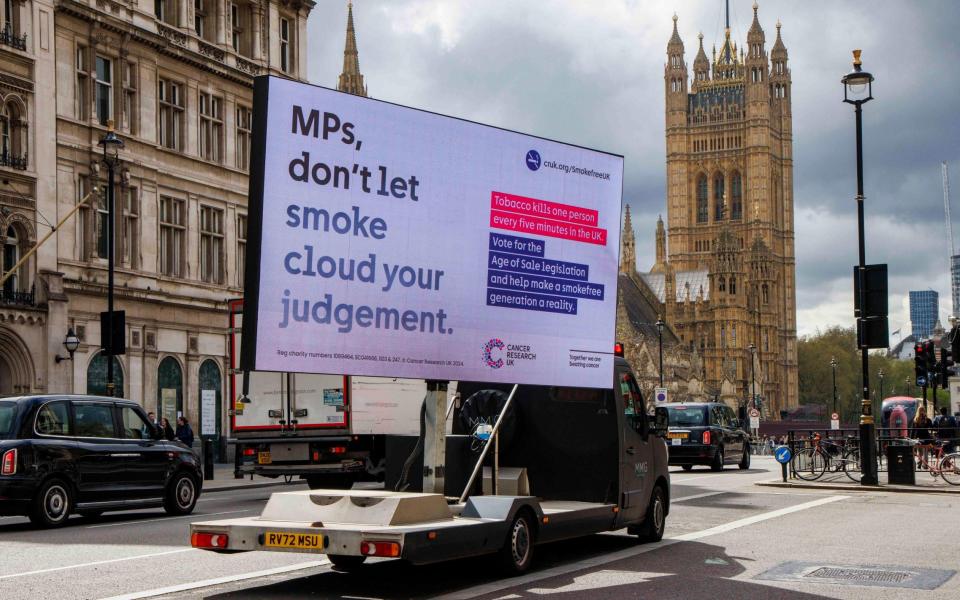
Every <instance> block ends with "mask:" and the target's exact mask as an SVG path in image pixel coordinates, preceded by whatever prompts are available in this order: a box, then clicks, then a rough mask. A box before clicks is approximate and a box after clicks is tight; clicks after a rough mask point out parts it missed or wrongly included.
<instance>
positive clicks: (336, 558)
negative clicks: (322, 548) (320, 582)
mask: <svg viewBox="0 0 960 600" xmlns="http://www.w3.org/2000/svg"><path fill="white" fill-rule="evenodd" d="M327 558H329V559H330V564H332V565H333V570H334V571H341V572H343V573H349V572H350V571H356V570H357V569H359V568H360V565H362V564H363V563H364V562H365V561H366V560H367V557H366V556H350V555H347V554H328V555H327Z"/></svg>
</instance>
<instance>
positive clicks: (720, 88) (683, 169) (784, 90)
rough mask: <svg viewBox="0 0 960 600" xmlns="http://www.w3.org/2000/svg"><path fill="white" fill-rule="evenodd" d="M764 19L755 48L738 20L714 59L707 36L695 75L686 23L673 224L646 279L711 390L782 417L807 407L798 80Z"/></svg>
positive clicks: (675, 98) (672, 143) (677, 98)
mask: <svg viewBox="0 0 960 600" xmlns="http://www.w3.org/2000/svg"><path fill="white" fill-rule="evenodd" d="M757 11H758V8H757V5H756V4H754V8H753V22H752V24H751V26H750V29H749V31H748V33H747V44H746V46H745V47H742V48H738V47H737V44H736V42H735V41H734V40H733V39H731V35H730V27H729V22H728V24H727V28H726V32H725V36H724V39H723V42H722V46H721V48H720V50H719V52H718V51H717V50H716V49H714V52H713V57H712V59H708V58H707V55H706V52H705V51H704V47H703V35H702V34H701V35H700V38H699V42H700V44H699V48H698V51H697V55H696V57H695V59H694V61H693V77H692V78H691V77H689V74H688V71H687V63H686V62H685V59H684V45H683V41H682V40H681V38H680V34H679V33H678V31H677V17H676V16H675V17H674V26H673V35H672V36H671V38H670V40H669V42H668V44H667V63H666V65H665V67H664V85H665V98H666V152H667V161H666V162H667V186H666V187H667V223H666V226H664V223H663V221H662V220H661V221H659V222H658V223H657V229H656V234H655V235H656V263H655V264H654V266H653V268H652V269H651V270H650V272H648V273H644V274H642V278H643V279H644V280H645V281H646V282H647V283H648V285H649V286H650V288H651V289H652V290H653V291H654V293H655V294H656V296H657V298H658V300H659V301H660V302H661V303H662V306H663V314H665V316H666V320H667V321H668V322H670V323H671V325H672V326H673V327H674V329H675V330H676V333H677V336H678V337H679V339H680V341H681V343H683V344H686V345H687V346H688V347H690V348H695V349H697V350H698V353H699V354H700V355H701V356H702V359H703V361H704V364H705V381H704V386H705V389H706V390H707V391H708V393H710V394H711V395H719V396H720V397H721V398H722V399H723V400H725V401H727V402H728V403H730V404H731V405H736V404H737V403H739V402H742V401H743V400H744V399H749V398H750V397H751V395H752V394H753V393H754V392H755V393H756V395H757V396H759V397H760V398H761V403H762V409H763V411H764V413H765V415H769V416H772V417H774V418H777V417H778V415H779V411H781V410H787V409H790V408H792V407H795V406H796V405H797V404H798V381H797V376H798V373H797V347H796V294H795V288H796V286H795V258H794V226H793V219H794V214H793V133H792V131H793V125H792V117H791V74H790V69H789V68H788V67H787V49H786V47H785V45H784V43H783V40H782V38H781V35H780V29H781V27H780V23H777V28H776V29H777V34H776V40H775V41H774V43H773V46H772V48H771V50H770V52H769V53H768V52H767V49H766V34H765V33H764V31H763V28H762V27H761V26H760V22H759V18H758V14H757ZM626 260H627V259H625V262H626Z"/></svg>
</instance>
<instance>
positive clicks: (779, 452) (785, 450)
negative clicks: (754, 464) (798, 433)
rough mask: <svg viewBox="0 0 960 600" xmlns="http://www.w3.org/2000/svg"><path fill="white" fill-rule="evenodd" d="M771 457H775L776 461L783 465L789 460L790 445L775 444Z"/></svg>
mask: <svg viewBox="0 0 960 600" xmlns="http://www.w3.org/2000/svg"><path fill="white" fill-rule="evenodd" d="M773 457H774V458H776V459H777V462H778V463H780V464H781V465H785V464H787V463H788V462H790V447H789V446H777V447H776V448H775V449H774V451H773Z"/></svg>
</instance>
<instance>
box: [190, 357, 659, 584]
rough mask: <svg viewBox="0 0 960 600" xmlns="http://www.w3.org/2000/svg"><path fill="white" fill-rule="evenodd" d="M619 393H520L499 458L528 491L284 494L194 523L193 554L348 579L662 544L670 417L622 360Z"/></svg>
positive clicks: (529, 389)
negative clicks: (580, 542) (352, 571)
mask: <svg viewBox="0 0 960 600" xmlns="http://www.w3.org/2000/svg"><path fill="white" fill-rule="evenodd" d="M613 383H614V386H613V387H612V388H611V389H607V390H590V389H581V388H551V387H541V386H520V387H519V390H520V391H519V392H516V393H517V400H516V409H517V410H516V415H515V419H516V423H515V424H514V428H513V429H514V432H513V437H514V438H515V439H514V440H513V442H514V443H512V444H510V445H507V444H505V443H504V444H503V450H502V451H501V452H500V458H501V460H503V462H504V463H506V464H508V465H510V466H512V467H513V468H514V469H519V470H522V471H523V473H524V477H523V480H524V481H528V482H529V483H528V485H529V493H521V494H517V495H472V496H469V497H467V496H468V494H467V492H466V491H465V492H464V495H463V497H461V498H459V499H452V498H447V497H445V496H444V495H443V494H439V493H416V492H391V491H380V490H304V491H296V492H282V493H276V494H273V495H272V496H271V497H270V500H269V501H268V502H267V505H266V507H265V508H264V510H263V513H262V514H261V515H260V516H258V517H247V518H238V519H226V520H218V521H203V522H198V523H193V524H192V525H191V544H192V545H193V546H194V547H195V548H201V549H205V550H213V551H219V552H243V551H254V550H269V551H277V552H305V553H311V554H326V555H327V556H328V557H329V558H330V560H331V562H332V563H333V564H334V566H335V567H338V568H341V569H348V568H355V567H359V565H360V564H361V563H362V562H363V561H364V560H365V559H366V558H367V557H386V558H399V559H403V560H406V561H408V562H410V563H412V564H427V563H432V562H439V561H444V560H452V559H457V558H466V557H471V556H479V555H483V554H493V553H499V554H500V556H501V559H502V561H501V562H502V564H503V566H504V567H505V568H506V569H507V570H508V571H510V572H514V573H519V572H523V571H525V570H526V569H527V568H529V566H530V562H531V560H532V556H533V548H534V546H535V545H536V544H539V543H546V542H553V541H558V540H563V539H569V538H575V537H580V536H584V535H590V534H594V533H599V532H603V531H612V530H617V529H621V528H624V527H626V528H627V529H628V531H629V532H630V533H631V534H635V535H637V536H639V537H640V538H641V539H642V540H645V541H657V540H659V539H661V537H662V536H663V531H664V528H665V525H666V516H667V514H668V513H669V507H670V478H669V472H668V469H667V448H666V444H665V443H664V441H663V437H662V436H663V435H664V434H665V432H666V411H657V413H656V417H655V418H652V417H650V416H649V415H648V414H647V410H646V408H645V405H644V402H643V399H642V397H641V395H640V391H639V388H638V387H637V385H636V381H635V379H634V377H633V374H632V373H631V372H630V369H629V367H628V366H627V363H626V362H625V361H623V359H619V358H618V359H617V360H616V367H615V372H614V382H613ZM486 387H490V386H486ZM469 389H470V386H469V384H468V385H464V384H463V383H461V390H469ZM509 404H510V403H509V401H508V402H507V405H505V406H504V408H503V410H502V411H501V412H500V416H499V417H498V420H497V424H496V425H495V427H494V434H496V433H497V430H498V428H499V426H500V423H501V421H502V420H503V419H504V415H505V414H507V412H508V410H507V406H508V405H509ZM441 414H442V413H441ZM487 447H489V444H488V446H487ZM482 460H483V457H482V456H481V458H480V461H482ZM479 464H480V462H478V465H479ZM478 470H479V467H478V468H477V469H475V473H476V472H477V471H478ZM493 471H494V472H496V469H493ZM471 489H472V486H471V484H469V483H468V485H467V490H471Z"/></svg>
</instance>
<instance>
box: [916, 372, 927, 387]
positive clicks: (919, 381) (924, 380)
mask: <svg viewBox="0 0 960 600" xmlns="http://www.w3.org/2000/svg"><path fill="white" fill-rule="evenodd" d="M925 385H927V378H926V377H924V376H923V375H921V376H920V377H917V387H923V386H925Z"/></svg>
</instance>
